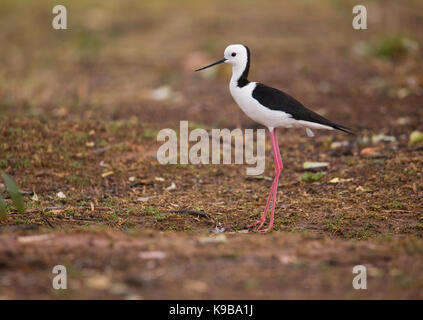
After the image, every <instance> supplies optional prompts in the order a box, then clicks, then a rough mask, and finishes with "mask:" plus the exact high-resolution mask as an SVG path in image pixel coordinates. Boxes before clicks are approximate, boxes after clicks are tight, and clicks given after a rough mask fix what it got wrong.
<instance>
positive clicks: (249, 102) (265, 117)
mask: <svg viewBox="0 0 423 320" xmlns="http://www.w3.org/2000/svg"><path fill="white" fill-rule="evenodd" d="M256 85H257V83H256V82H250V83H249V84H248V85H246V86H244V87H242V88H240V87H238V86H237V83H236V82H235V81H231V82H230V84H229V90H230V92H231V95H232V97H233V98H234V100H235V102H236V103H237V104H238V106H239V107H240V108H241V109H242V111H244V113H245V114H246V115H247V116H248V117H249V118H251V119H252V120H254V121H256V122H258V123H260V124H262V125H264V126H266V127H268V128H276V127H285V128H290V127H296V126H298V121H296V120H295V119H293V118H292V117H291V115H289V114H288V113H285V112H282V111H276V110H271V109H268V108H266V107H265V106H263V105H262V104H260V103H259V102H258V101H257V100H256V99H254V98H253V96H252V92H253V90H254V88H255V87H256Z"/></svg>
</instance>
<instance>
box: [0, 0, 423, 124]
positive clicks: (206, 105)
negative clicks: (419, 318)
mask: <svg viewBox="0 0 423 320" xmlns="http://www.w3.org/2000/svg"><path fill="white" fill-rule="evenodd" d="M56 4H57V3H56V2H54V1H44V0H42V1H36V2H35V1H33V2H29V1H23V0H18V1H15V0H3V1H2V2H1V4H0V18H1V19H0V27H1V28H0V30H1V31H0V41H1V51H0V64H1V70H0V107H1V110H2V113H3V112H4V113H9V112H11V111H12V112H13V114H25V115H27V116H28V115H30V116H37V117H48V118H50V117H53V118H62V119H68V120H70V119H72V120H74V119H85V120H87V119H100V118H101V119H129V118H130V117H137V119H138V120H139V121H141V122H148V123H160V125H161V126H163V127H164V126H165V125H172V124H174V123H175V121H177V120H191V121H193V122H199V123H204V124H208V125H212V126H226V127H232V126H239V125H243V124H244V125H251V123H250V122H249V120H248V119H247V118H245V117H244V116H243V115H242V114H241V112H240V111H239V110H238V108H237V107H236V106H235V104H234V103H233V101H232V98H231V97H230V94H229V91H228V88H227V87H228V81H229V77H230V73H231V70H230V68H229V67H228V66H222V67H220V68H216V69H214V70H213V69H211V70H208V72H207V73H206V72H205V73H199V74H195V73H194V72H193V70H194V69H196V68H198V67H200V66H203V65H205V64H206V63H209V62H212V61H215V60H217V59H220V58H221V57H222V55H223V50H224V48H225V47H226V46H227V45H228V44H232V43H242V44H245V45H247V46H249V47H250V49H251V51H252V70H251V73H250V79H251V80H253V81H262V82H264V83H267V84H268V85H272V86H275V87H277V88H279V89H282V90H285V91H287V92H288V93H290V94H291V95H293V96H294V97H297V98H298V99H299V100H300V101H302V102H303V103H304V104H305V105H306V106H309V107H310V108H312V109H314V110H317V111H319V112H321V113H323V114H325V115H326V116H329V114H330V117H331V118H333V119H336V120H338V121H340V122H341V123H342V122H343V123H345V124H347V125H349V126H353V127H359V128H370V127H371V128H373V129H376V128H378V129H380V128H382V127H383V128H387V129H388V128H390V129H391V130H393V128H391V127H392V124H393V123H392V122H394V121H395V120H396V119H398V117H402V116H407V117H409V118H410V119H409V120H410V121H411V122H412V123H413V124H414V125H417V124H418V119H421V116H422V111H421V110H422V108H419V106H421V97H419V95H420V94H421V90H422V83H423V79H422V63H421V62H422V61H421V50H419V47H420V49H421V46H420V45H421V43H422V37H423V35H422V32H420V31H421V28H422V23H423V22H422V21H423V19H422V18H423V4H422V2H421V1H418V0H408V1H402V2H398V1H365V2H363V4H365V5H366V7H367V13H368V29H367V30H359V31H358V30H354V29H353V28H352V19H353V17H354V16H355V15H353V14H352V8H353V6H354V5H356V1H348V0H342V1H341V0H324V1H311V0H300V1H252V0H235V1H219V0H218V1H207V2H205V1H204V2H203V1H202V2H198V1H194V0H192V1H191V0H184V1H178V2H175V1H164V0H157V1H126V0H119V1H117V0H116V1H115V0H110V1H93V0H87V1H62V2H61V3H60V4H63V5H65V6H66V7H67V14H68V29H67V30H54V29H53V28H52V26H51V21H52V19H53V17H54V15H53V14H52V12H51V10H52V8H53V6H54V5H56ZM203 78H205V79H203Z"/></svg>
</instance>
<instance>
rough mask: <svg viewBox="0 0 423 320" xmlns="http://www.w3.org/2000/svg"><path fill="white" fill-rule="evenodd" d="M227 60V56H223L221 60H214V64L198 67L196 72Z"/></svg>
mask: <svg viewBox="0 0 423 320" xmlns="http://www.w3.org/2000/svg"><path fill="white" fill-rule="evenodd" d="M225 61H226V59H225V58H223V59H222V60H219V61H216V62H213V63H212V64H209V65H208V66H205V67H202V68H200V69H197V70H195V72H197V71H201V70H204V69H207V68H210V67H213V66H215V65H217V64H220V63H223V62H225Z"/></svg>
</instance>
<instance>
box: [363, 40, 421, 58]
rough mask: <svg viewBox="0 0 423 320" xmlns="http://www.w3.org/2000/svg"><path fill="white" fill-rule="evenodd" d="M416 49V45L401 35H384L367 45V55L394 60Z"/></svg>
mask: <svg viewBox="0 0 423 320" xmlns="http://www.w3.org/2000/svg"><path fill="white" fill-rule="evenodd" d="M416 48H417V43H416V42H415V41H414V40H411V39H409V38H407V37H404V36H401V35H386V36H384V37H382V38H381V39H380V40H379V41H378V42H376V43H375V44H372V45H369V46H368V48H367V54H368V55H370V56H374V57H377V58H382V59H396V58H399V57H401V56H403V55H405V54H407V53H409V52H411V51H413V50H415V49H416Z"/></svg>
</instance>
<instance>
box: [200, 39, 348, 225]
mask: <svg viewBox="0 0 423 320" xmlns="http://www.w3.org/2000/svg"><path fill="white" fill-rule="evenodd" d="M219 63H230V64H232V77H231V81H230V82H229V90H230V92H231V95H232V97H233V98H234V100H235V102H236V103H237V104H238V106H239V107H240V108H241V109H242V111H244V113H245V114H246V115H247V116H248V117H250V118H251V119H253V120H254V121H256V122H258V123H260V124H262V125H264V126H266V127H268V129H269V132H270V137H271V140H272V150H273V156H274V163H275V178H274V180H273V183H272V188H271V190H270V193H269V196H268V198H267V203H266V207H265V209H264V212H263V214H262V216H261V218H260V219H259V220H257V221H256V222H255V223H253V224H251V225H249V226H248V227H249V228H251V227H254V226H256V225H259V226H258V228H257V229H256V231H257V232H267V231H268V230H270V229H271V228H272V227H273V221H274V214H275V207H276V196H277V190H278V181H279V175H280V173H281V172H282V170H283V163H282V158H281V155H280V151H279V144H278V141H277V135H276V128H279V127H284V128H292V127H303V128H306V131H307V135H309V136H312V135H313V132H312V131H311V129H327V130H333V129H337V130H341V131H344V132H347V133H352V132H351V130H350V129H348V128H347V127H345V126H343V125H340V124H337V123H335V122H332V121H330V120H328V119H326V118H324V117H322V116H320V115H318V114H317V113H315V112H313V111H311V110H309V109H307V108H306V107H304V106H303V105H302V104H301V103H300V102H298V101H297V100H295V99H294V98H293V97H291V96H290V95H288V94H286V93H285V92H283V91H280V90H278V89H274V88H271V87H268V86H266V85H264V84H261V83H258V82H250V81H249V80H248V72H249V71H250V50H249V49H248V48H247V47H246V46H243V45H240V44H233V45H230V46H228V47H227V48H226V49H225V53H224V58H223V59H221V60H219V61H216V62H214V63H212V64H210V65H208V66H205V67H203V68H200V69H198V70H196V71H200V70H203V69H206V68H209V67H212V66H214V65H217V64H219ZM271 202H272V204H271ZM270 204H271V206H270ZM270 207H271V214H270V222H269V227H268V228H265V229H262V226H263V224H264V222H265V221H266V217H267V212H268V209H269V208H270Z"/></svg>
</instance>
